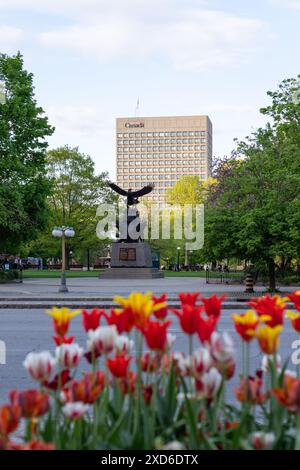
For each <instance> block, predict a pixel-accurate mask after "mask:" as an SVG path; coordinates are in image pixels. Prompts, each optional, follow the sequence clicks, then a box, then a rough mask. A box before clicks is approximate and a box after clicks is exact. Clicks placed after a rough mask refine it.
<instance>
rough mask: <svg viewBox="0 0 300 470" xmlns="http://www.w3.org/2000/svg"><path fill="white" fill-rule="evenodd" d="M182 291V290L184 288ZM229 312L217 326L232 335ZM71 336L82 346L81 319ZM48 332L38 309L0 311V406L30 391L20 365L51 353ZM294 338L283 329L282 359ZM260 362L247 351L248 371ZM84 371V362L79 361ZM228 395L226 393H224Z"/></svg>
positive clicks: (180, 344) (180, 343)
mask: <svg viewBox="0 0 300 470" xmlns="http://www.w3.org/2000/svg"><path fill="white" fill-rule="evenodd" d="M160 282H161V281H160ZM184 288H185V289H186V286H184ZM231 313H232V311H230V310H224V311H223V314H222V319H221V323H220V330H221V331H228V332H230V333H233V331H234V329H233V324H232V321H231ZM171 317H172V320H173V323H172V327H173V330H174V332H175V333H176V335H177V340H176V343H175V348H174V349H175V350H182V351H187V340H186V337H185V335H183V334H182V333H181V332H179V328H178V323H177V319H176V318H175V317H173V315H171ZM71 333H72V334H75V335H76V339H77V341H78V342H79V343H80V344H81V345H82V346H85V342H86V335H85V333H84V332H83V331H82V328H81V319H80V318H79V317H76V318H74V319H73V321H72V327H71ZM51 336H52V328H51V319H50V317H49V316H47V315H46V314H45V313H44V311H43V310H41V309H26V310H23V309H1V310H0V339H1V340H2V341H5V344H6V361H7V363H6V365H0V403H3V402H5V400H6V397H7V393H8V391H9V390H10V389H12V388H16V387H18V388H21V389H23V388H27V387H34V386H35V384H34V382H33V381H32V380H30V379H29V378H28V376H27V373H26V372H25V370H24V368H23V366H22V362H23V360H24V357H25V355H26V354H27V353H28V352H29V351H41V350H45V349H50V350H51V349H53V342H52V340H51ZM233 338H234V339H235V341H236V342H237V344H236V346H237V361H238V370H240V368H241V349H240V343H239V339H238V337H237V335H236V334H233ZM294 339H297V338H296V334H295V333H293V331H292V330H291V329H290V327H289V325H288V324H287V325H286V328H285V332H284V333H283V334H282V348H281V351H282V357H284V358H285V357H287V356H288V355H290V354H291V352H292V350H291V344H292V342H293V340H294ZM260 360H261V356H260V353H259V351H258V348H257V347H256V345H254V344H253V345H252V347H251V368H252V371H253V370H255V368H256V367H258V366H259V364H260ZM82 363H83V366H84V367H86V366H87V364H86V363H85V361H84V360H83V361H82ZM237 377H238V374H236V375H235V378H234V380H232V381H231V384H232V385H233V384H234V383H235V382H236V380H237ZM228 393H229V392H228Z"/></svg>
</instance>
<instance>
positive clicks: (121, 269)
mask: <svg viewBox="0 0 300 470" xmlns="http://www.w3.org/2000/svg"><path fill="white" fill-rule="evenodd" d="M99 277H100V278H102V279H157V278H162V277H164V273H162V272H161V271H159V270H158V269H156V268H153V267H152V255H151V248H150V246H149V245H148V243H144V242H139V243H126V242H124V243H122V242H121V243H113V244H112V250H111V267H110V268H107V269H106V270H105V271H104V273H102V274H100V275H99Z"/></svg>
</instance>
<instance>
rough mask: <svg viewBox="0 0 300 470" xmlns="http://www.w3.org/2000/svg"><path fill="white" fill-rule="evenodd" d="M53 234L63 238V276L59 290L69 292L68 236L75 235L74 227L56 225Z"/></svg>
mask: <svg viewBox="0 0 300 470" xmlns="http://www.w3.org/2000/svg"><path fill="white" fill-rule="evenodd" d="M52 235H53V236H54V237H57V238H61V257H62V260H61V276H60V286H59V289H58V292H68V288H67V284H66V237H67V238H72V237H74V235H75V232H74V230H73V228H72V227H65V226H64V225H63V226H62V227H55V228H54V229H53V230H52Z"/></svg>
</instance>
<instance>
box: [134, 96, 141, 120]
mask: <svg viewBox="0 0 300 470" xmlns="http://www.w3.org/2000/svg"><path fill="white" fill-rule="evenodd" d="M139 114H140V98H139V97H138V98H137V100H136V106H135V110H134V117H139Z"/></svg>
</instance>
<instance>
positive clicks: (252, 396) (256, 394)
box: [235, 372, 267, 405]
mask: <svg viewBox="0 0 300 470" xmlns="http://www.w3.org/2000/svg"><path fill="white" fill-rule="evenodd" d="M235 396H236V398H237V399H238V400H239V401H240V402H247V403H251V404H252V405H262V404H263V403H264V402H265V401H266V399H267V395H266V393H264V385H263V380H262V374H261V372H257V373H256V376H255V377H248V378H242V379H241V382H240V386H239V387H238V388H236V390H235Z"/></svg>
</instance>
